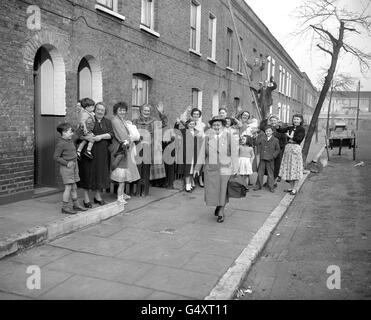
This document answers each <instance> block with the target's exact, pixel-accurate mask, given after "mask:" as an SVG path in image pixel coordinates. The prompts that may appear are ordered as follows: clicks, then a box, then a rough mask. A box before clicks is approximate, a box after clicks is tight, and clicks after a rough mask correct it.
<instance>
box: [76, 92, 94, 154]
mask: <svg viewBox="0 0 371 320" xmlns="http://www.w3.org/2000/svg"><path fill="white" fill-rule="evenodd" d="M80 105H81V107H82V109H81V110H80V112H79V114H78V121H79V127H80V129H81V130H82V131H83V134H82V137H94V136H95V135H94V133H93V132H92V131H93V129H94V125H95V114H94V108H95V102H94V101H93V100H92V99H89V98H84V99H82V100H81V101H80ZM86 144H88V146H87V147H86V151H85V152H84V155H85V156H87V157H88V158H90V159H93V155H92V153H91V149H92V148H93V145H94V142H90V141H89V142H88V141H86V140H83V141H82V142H81V143H80V144H79V146H78V148H77V159H78V160H80V159H81V152H82V150H83V149H84V147H85V145H86Z"/></svg>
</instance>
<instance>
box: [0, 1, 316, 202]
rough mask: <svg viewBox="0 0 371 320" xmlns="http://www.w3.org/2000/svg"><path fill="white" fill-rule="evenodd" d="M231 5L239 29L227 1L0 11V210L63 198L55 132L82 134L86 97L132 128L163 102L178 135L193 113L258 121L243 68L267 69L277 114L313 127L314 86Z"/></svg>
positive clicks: (20, 4) (20, 6)
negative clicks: (50, 195) (43, 194)
mask: <svg viewBox="0 0 371 320" xmlns="http://www.w3.org/2000/svg"><path fill="white" fill-rule="evenodd" d="M231 3H232V7H233V12H234V15H235V21H236V28H235V27H234V23H233V20H232V16H231V13H230V10H229V7H228V1H226V0H215V1H214V0H189V1H184V0H161V1H159V0H141V1H139V0H138V1H128V0H50V1H46V0H35V1H34V2H33V4H30V3H29V2H28V1H23V0H9V1H1V2H0V43H1V51H0V72H1V78H0V101H1V105H0V186H1V187H0V203H4V202H7V201H10V200H17V199H22V198H27V197H30V196H33V194H34V193H35V192H36V193H37V192H38V191H40V190H42V189H43V188H44V189H45V188H50V187H51V188H54V187H56V186H58V184H59V180H58V172H57V165H56V164H55V163H54V161H53V159H52V156H53V150H54V145H55V141H56V138H57V132H56V130H55V128H56V126H57V125H58V124H59V123H61V122H64V121H69V122H71V123H73V124H76V121H77V114H76V108H75V105H76V102H77V100H78V99H80V98H83V97H91V98H92V99H93V100H95V101H96V102H97V101H103V102H104V104H105V105H106V106H107V107H108V109H109V113H108V117H109V116H110V115H111V114H112V106H113V104H114V103H115V102H118V101H126V102H128V104H130V105H132V108H131V115H132V117H136V116H137V115H138V112H139V110H138V109H139V106H141V105H143V104H144V103H147V102H148V103H150V104H152V105H156V104H158V103H159V102H160V101H161V102H162V103H163V105H164V110H165V113H166V114H167V115H168V117H169V126H170V127H172V125H173V123H174V120H175V119H176V118H177V117H178V116H179V115H180V114H181V113H182V112H183V111H184V110H185V108H186V107H187V106H189V105H193V106H195V107H199V108H200V109H201V110H202V111H203V118H204V120H207V119H209V118H210V117H211V116H212V115H215V114H217V112H218V108H219V107H222V106H226V107H227V108H228V110H229V111H230V112H232V111H236V110H237V109H238V108H239V107H242V109H246V110H249V111H250V112H251V114H252V115H254V116H255V117H257V112H256V109H255V106H254V104H253V103H252V95H251V92H250V90H249V83H250V82H249V80H248V77H247V74H248V73H250V72H251V71H250V70H246V69H245V68H244V63H243V58H246V60H247V62H248V63H249V65H252V64H253V62H254V60H255V58H259V59H261V60H264V69H263V70H262V71H261V75H260V76H261V80H264V79H269V77H270V76H271V75H273V76H274V78H275V80H276V81H277V84H278V88H277V90H276V91H275V92H274V93H273V99H274V104H273V106H272V110H271V113H276V114H278V115H280V117H281V118H282V119H283V120H285V121H289V119H290V117H291V116H292V114H293V113H296V112H299V113H303V114H305V115H306V116H305V117H306V120H307V119H309V117H310V115H311V114H312V112H313V107H314V104H312V103H313V101H309V100H306V98H305V95H304V93H305V90H306V89H305V88H308V92H310V94H311V95H313V96H314V95H315V88H314V87H313V86H312V85H311V83H310V80H309V79H308V77H307V76H306V75H305V74H303V73H302V72H301V71H300V70H299V68H298V67H297V66H296V64H295V63H294V61H293V60H292V59H291V58H290V56H289V55H288V53H287V52H286V51H285V50H284V48H283V47H282V46H281V45H280V43H279V42H278V41H277V40H276V39H275V38H274V37H273V36H272V34H271V33H270V31H269V30H268V28H267V27H266V26H265V25H264V24H263V23H262V22H261V21H260V20H259V18H258V17H257V16H256V15H255V13H254V12H253V11H252V10H251V9H250V7H249V6H248V5H247V4H246V3H245V2H244V1H243V0H232V1H231ZM237 34H238V36H239V40H240V43H241V46H242V52H243V54H241V51H240V50H239V46H238V41H237ZM306 101H308V102H310V103H309V104H307V103H306ZM9 199H10V200H9Z"/></svg>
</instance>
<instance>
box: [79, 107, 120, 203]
mask: <svg viewBox="0 0 371 320" xmlns="http://www.w3.org/2000/svg"><path fill="white" fill-rule="evenodd" d="M94 112H95V125H94V129H93V133H94V135H95V137H93V138H92V139H93V141H94V145H93V148H92V149H91V153H92V155H93V159H89V158H87V157H84V156H83V157H82V158H81V161H80V162H79V172H80V182H78V184H77V185H78V187H79V188H82V189H84V206H85V207H86V208H91V207H92V204H91V202H90V198H89V191H90V190H92V191H95V196H94V203H98V204H99V205H104V204H105V202H104V200H103V198H102V195H101V191H102V189H107V188H109V186H110V152H109V150H108V146H109V144H110V143H111V139H112V137H113V136H114V134H113V130H112V124H111V121H110V120H109V119H107V118H105V114H106V107H105V106H104V105H103V103H101V102H98V103H97V104H96V105H95V110H94ZM83 151H84V150H83ZM83 153H84V152H82V154H83Z"/></svg>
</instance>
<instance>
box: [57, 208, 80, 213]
mask: <svg viewBox="0 0 371 320" xmlns="http://www.w3.org/2000/svg"><path fill="white" fill-rule="evenodd" d="M61 211H62V213H65V214H76V213H77V211H75V210H72V209H70V208H62V210H61Z"/></svg>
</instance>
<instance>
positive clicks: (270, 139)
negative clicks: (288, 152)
mask: <svg viewBox="0 0 371 320" xmlns="http://www.w3.org/2000/svg"><path fill="white" fill-rule="evenodd" d="M256 144H257V146H258V153H259V154H260V162H259V167H258V181H257V183H256V187H255V188H254V191H256V190H260V189H261V188H262V185H263V178H264V173H265V170H267V173H268V188H269V190H270V192H275V190H274V159H275V158H277V156H278V154H279V153H280V144H279V142H278V139H277V138H276V137H274V136H273V129H272V126H270V125H267V126H266V127H265V135H264V136H262V137H261V138H260V139H258V141H257V143H256Z"/></svg>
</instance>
